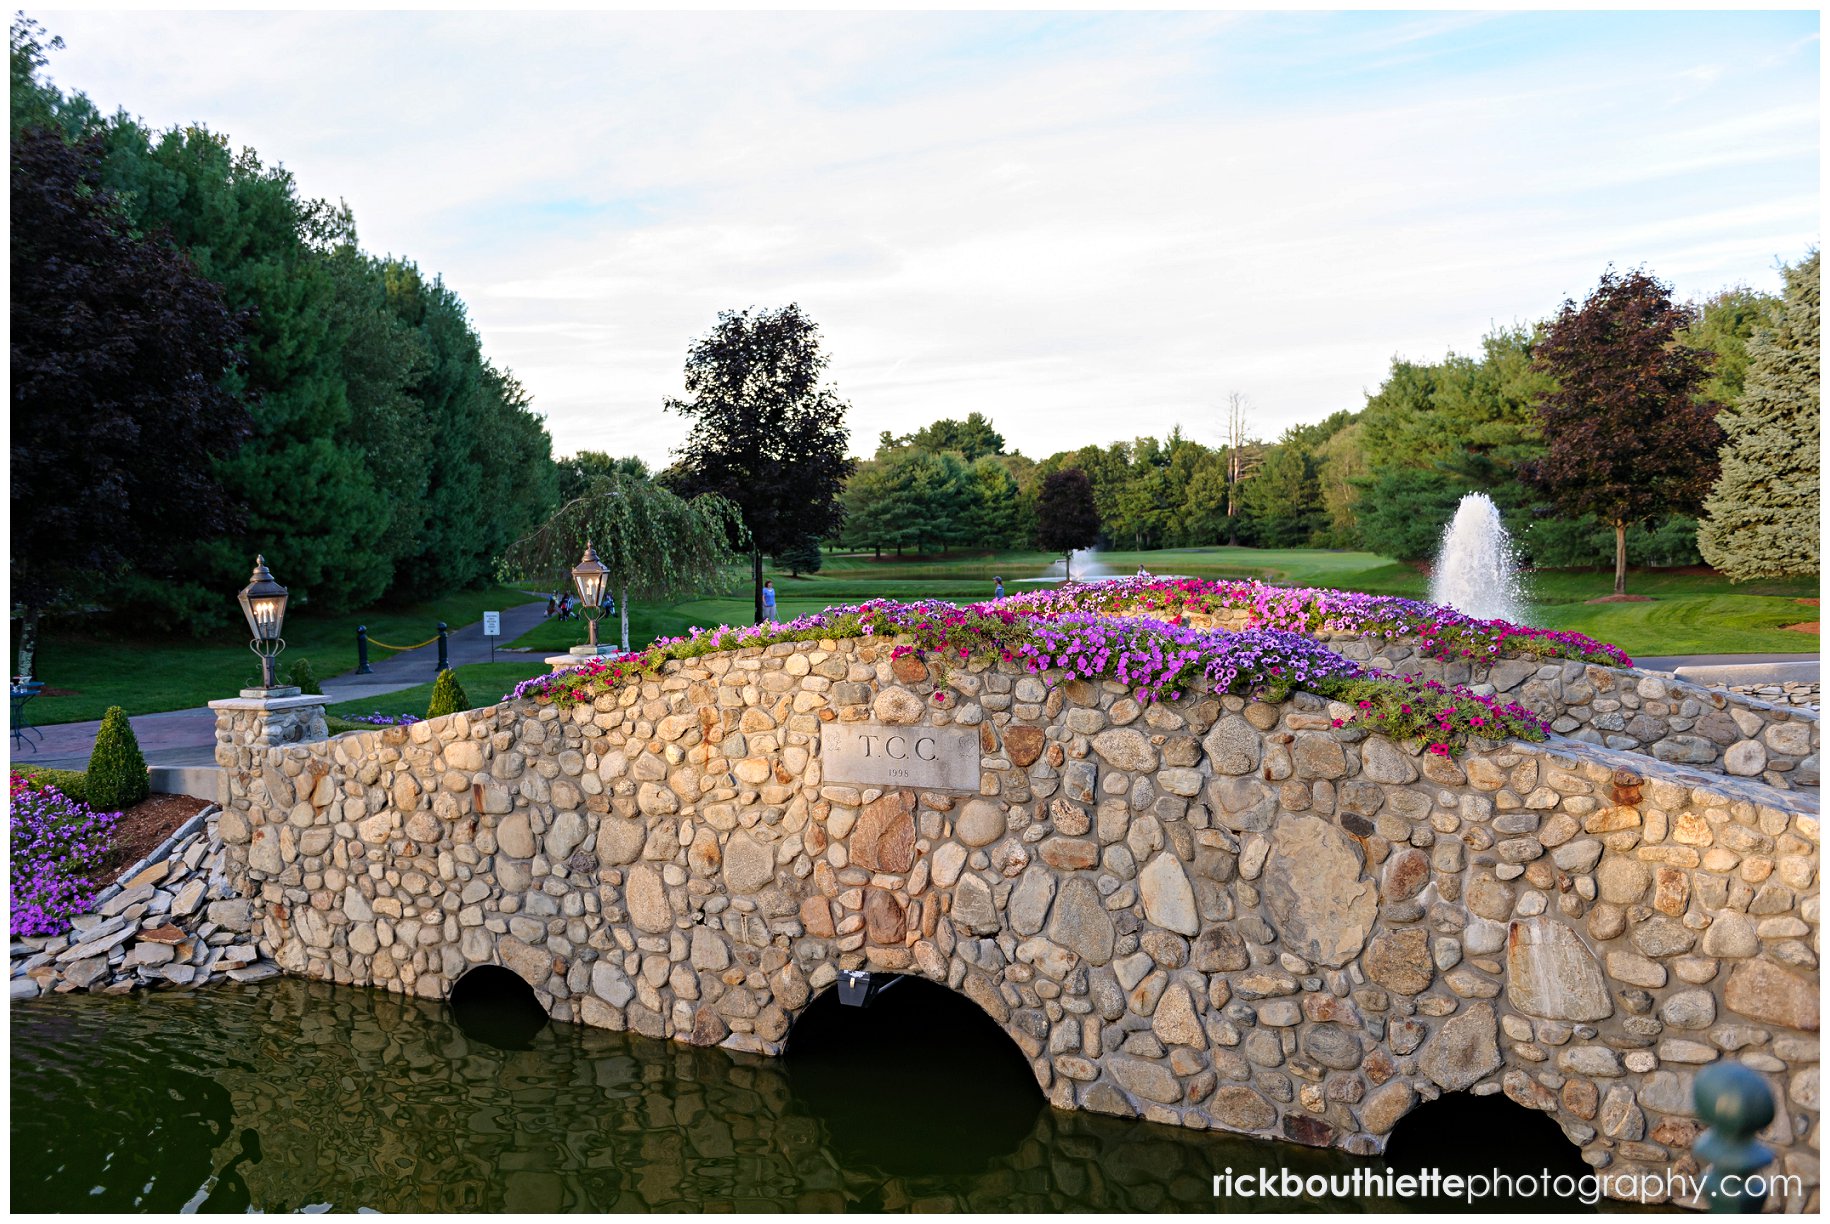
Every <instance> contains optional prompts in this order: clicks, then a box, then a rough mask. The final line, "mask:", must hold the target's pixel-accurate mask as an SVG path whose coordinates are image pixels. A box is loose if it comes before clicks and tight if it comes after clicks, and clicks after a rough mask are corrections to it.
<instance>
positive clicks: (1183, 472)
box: [836, 252, 1819, 580]
mask: <svg viewBox="0 0 1830 1224" xmlns="http://www.w3.org/2000/svg"><path fill="white" fill-rule="evenodd" d="M1784 279H1785V289H1784V292H1783V294H1782V295H1777V296H1775V295H1769V294H1762V293H1757V292H1755V291H1753V290H1750V289H1747V288H1734V289H1729V290H1725V291H1723V292H1722V293H1719V294H1717V295H1715V296H1714V297H1712V298H1710V299H1709V300H1707V301H1705V302H1702V303H1700V304H1696V305H1692V304H1685V303H1679V302H1676V301H1674V300H1673V299H1672V296H1671V290H1670V288H1669V286H1667V285H1664V284H1662V283H1661V282H1659V281H1658V280H1657V279H1656V278H1655V277H1654V276H1652V275H1651V274H1649V273H1647V272H1645V271H1643V270H1636V271H1633V272H1630V273H1620V272H1616V271H1615V270H1613V269H1611V268H1610V269H1608V270H1607V271H1606V272H1605V273H1604V274H1603V276H1602V278H1601V280H1600V283H1599V284H1598V286H1597V288H1596V289H1595V291H1594V292H1593V293H1591V294H1590V295H1589V296H1588V298H1587V299H1585V300H1584V301H1583V302H1582V303H1576V302H1574V301H1567V302H1565V303H1563V304H1562V306H1561V308H1560V309H1559V311H1558V312H1557V313H1556V314H1555V315H1554V316H1552V317H1550V318H1547V319H1545V320H1542V321H1540V322H1537V323H1534V324H1530V325H1521V326H1513V327H1502V328H1496V329H1495V330H1494V331H1492V332H1491V333H1489V334H1488V335H1487V336H1486V337H1484V338H1483V340H1482V342H1481V348H1480V351H1479V352H1478V353H1475V354H1460V353H1454V352H1451V353H1449V354H1447V355H1446V356H1445V357H1444V358H1443V359H1442V360H1441V361H1437V362H1423V361H1411V360H1406V359H1402V358H1399V359H1394V360H1393V362H1392V366H1391V369H1390V372H1389V373H1388V374H1387V376H1386V378H1385V380H1384V381H1383V383H1382V384H1381V385H1380V386H1379V387H1378V389H1377V390H1376V391H1374V392H1372V393H1370V394H1368V395H1367V397H1366V400H1365V403H1364V404H1363V405H1362V406H1361V407H1359V408H1357V409H1353V410H1349V409H1342V410H1340V411H1337V412H1335V413H1333V414H1332V415H1330V416H1328V417H1327V418H1325V419H1324V420H1322V421H1319V422H1315V423H1313V424H1304V425H1294V426H1291V427H1289V428H1288V429H1286V430H1284V432H1283V433H1282V434H1281V435H1280V436H1279V437H1278V438H1277V439H1276V440H1275V441H1273V442H1265V441H1263V440H1261V439H1257V438H1254V437H1252V436H1251V430H1250V428H1249V418H1250V411H1249V407H1248V406H1246V405H1245V404H1244V401H1243V397H1241V396H1238V395H1235V396H1233V397H1232V402H1231V404H1230V405H1229V413H1228V419H1227V421H1226V422H1225V423H1224V425H1223V440H1222V442H1221V444H1220V445H1217V446H1208V445H1205V444H1203V443H1201V442H1198V441H1195V440H1194V439H1192V438H1189V437H1187V436H1185V434H1184V433H1183V432H1182V430H1181V428H1180V427H1178V428H1177V429H1175V430H1173V431H1172V432H1171V433H1170V435H1169V436H1168V437H1167V438H1164V439H1160V440H1159V439H1157V438H1155V437H1143V438H1136V439H1133V440H1131V441H1128V442H1114V443H1111V444H1109V445H1106V446H1097V445H1090V446H1084V447H1080V448H1078V449H1076V450H1072V451H1060V452H1057V453H1055V454H1052V455H1050V456H1048V457H1047V458H1045V459H1042V460H1040V461H1035V460H1031V459H1029V458H1026V457H1025V456H1023V455H1021V454H1018V453H1013V452H1010V451H1007V450H1006V448H1005V443H1004V439H1003V437H1002V435H1000V434H999V433H998V431H997V430H996V428H995V427H994V425H993V424H992V422H990V421H989V420H987V419H986V418H984V417H983V416H982V415H980V414H978V413H973V414H971V415H970V416H968V417H967V418H966V419H965V420H963V421H960V420H950V419H947V420H941V421H937V422H935V423H934V424H932V425H929V426H927V427H926V428H924V429H921V430H917V431H915V432H913V433H910V434H906V435H902V436H892V435H890V434H888V433H885V434H884V435H882V436H881V438H880V439H879V441H878V446H877V450H876V453H875V455H874V456H873V457H872V458H870V459H868V460H866V461H864V462H863V463H861V464H859V466H858V469H857V471H856V473H855V474H854V475H853V476H852V477H851V479H850V480H849V481H848V483H847V485H846V487H845V492H844V507H845V511H846V518H845V525H844V528H843V531H842V534H841V535H840V536H839V537H838V538H837V541H836V542H841V543H843V544H844V545H846V546H848V547H851V548H868V549H874V550H876V551H878V552H880V553H881V552H882V551H883V550H886V549H889V550H894V551H895V552H898V553H901V552H905V551H912V552H916V553H923V552H934V551H945V550H947V549H949V548H953V547H973V548H1014V547H1026V546H1029V545H1031V544H1033V543H1037V542H1039V533H1038V532H1039V525H1038V522H1037V516H1036V508H1037V505H1038V504H1039V502H1038V499H1039V498H1040V496H1041V489H1042V485H1043V482H1044V481H1045V480H1046V479H1047V478H1048V477H1049V476H1050V475H1051V474H1052V473H1055V472H1059V471H1063V470H1069V469H1072V470H1078V471H1080V472H1083V473H1085V475H1086V477H1087V479H1088V481H1089V483H1090V485H1091V489H1092V497H1093V501H1094V505H1095V507H1096V509H1097V517H1098V524H1099V526H1098V540H1099V542H1100V544H1101V545H1103V546H1106V547H1112V548H1123V549H1139V550H1141V549H1152V548H1173V547H1190V546H1203V545H1213V544H1221V543H1237V544H1247V545H1256V546H1259V547H1267V548H1287V547H1319V548H1364V549H1368V550H1370V551H1372V552H1376V553H1379V554H1381V555H1384V556H1389V557H1394V558H1398V559H1402V560H1418V559H1422V558H1426V557H1429V556H1432V555H1433V554H1434V553H1435V551H1436V547H1437V545H1438V542H1439V539H1440V536H1441V532H1442V529H1443V526H1444V524H1446V523H1447V522H1448V521H1449V519H1450V518H1452V517H1453V515H1454V512H1455V507H1456V504H1457V503H1458V502H1459V500H1460V498H1461V497H1462V496H1463V495H1464V494H1466V493H1468V492H1471V491H1477V490H1478V491H1483V492H1486V493H1488V494H1489V495H1490V496H1491V497H1492V498H1493V500H1494V501H1495V503H1497V504H1498V505H1499V506H1500V508H1501V512H1502V514H1503V515H1504V517H1505V519H1506V521H1507V526H1508V528H1509V530H1510V531H1511V532H1512V534H1513V536H1514V538H1515V540H1517V541H1518V542H1519V543H1520V545H1521V547H1522V549H1523V551H1524V553H1525V559H1526V560H1527V561H1528V562H1530V563H1532V564H1536V565H1540V566H1550V567H1559V566H1590V565H1597V564H1602V563H1604V562H1606V561H1608V560H1610V559H1612V560H1614V562H1615V564H1616V568H1617V570H1618V571H1620V572H1621V573H1623V574H1624V568H1625V566H1626V564H1627V563H1628V562H1631V563H1633V564H1637V565H1681V564H1690V563H1695V562H1697V561H1699V560H1707V561H1708V562H1709V564H1711V565H1714V566H1716V567H1717V568H1718V569H1720V570H1722V571H1723V572H1724V573H1726V574H1728V575H1729V576H1730V577H1732V578H1735V579H1737V580H1739V579H1746V578H1753V577H1772V576H1781V575H1786V574H1798V573H1814V572H1816V570H1817V505H1818V493H1817V482H1818V471H1819V456H1818V443H1817V437H1818V431H1817V422H1818V402H1817V371H1818V347H1817V346H1818V284H1819V272H1818V255H1817V253H1816V252H1812V253H1811V254H1810V255H1809V256H1808V257H1807V258H1805V259H1804V260H1801V261H1800V262H1799V263H1798V264H1796V265H1795V266H1792V267H1788V268H1786V269H1785V270H1784ZM1699 518H1700V519H1701V524H1700V527H1699Z"/></svg>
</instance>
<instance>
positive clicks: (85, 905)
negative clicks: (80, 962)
mask: <svg viewBox="0 0 1830 1224" xmlns="http://www.w3.org/2000/svg"><path fill="white" fill-rule="evenodd" d="M11 817H12V834H11V849H12V876H11V887H12V891H11V896H12V910H13V919H12V933H13V934H14V935H60V934H62V933H63V932H64V931H66V930H68V929H69V927H70V919H72V918H74V917H76V916H77V915H78V914H86V913H88V912H89V909H90V907H91V906H92V905H93V904H94V903H95V894H96V892H97V891H98V890H97V888H96V886H95V885H94V883H92V882H91V880H90V879H89V877H90V876H91V875H93V874H94V873H95V872H96V871H97V870H98V869H99V868H100V867H101V865H102V862H103V860H104V859H105V858H107V856H108V852H109V851H110V850H111V849H112V848H113V846H112V839H113V834H114V826H115V823H116V822H117V821H119V820H120V818H121V814H120V813H119V812H97V811H95V810H94V809H93V808H91V807H89V806H88V805H87V804H82V803H78V802H76V801H75V800H74V799H71V798H69V797H67V796H66V795H65V794H64V793H63V792H62V791H60V790H58V789H57V788H56V787H53V786H35V785H33V784H32V783H31V782H29V781H27V780H25V779H23V778H19V777H15V778H14V779H13V783H12V812H11Z"/></svg>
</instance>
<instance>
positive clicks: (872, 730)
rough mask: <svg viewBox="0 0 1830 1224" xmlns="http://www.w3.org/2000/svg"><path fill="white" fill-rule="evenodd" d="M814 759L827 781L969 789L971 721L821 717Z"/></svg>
mask: <svg viewBox="0 0 1830 1224" xmlns="http://www.w3.org/2000/svg"><path fill="white" fill-rule="evenodd" d="M820 760H821V762H822V765H823V767H824V768H823V776H824V777H825V780H826V781H828V782H854V783H866V784H869V785H872V786H913V787H918V788H923V789H926V790H950V791H971V792H973V793H975V794H976V793H977V791H978V789H979V732H978V728H977V727H922V726H914V727H894V726H886V725H884V724H881V723H826V724H824V725H823V726H821V728H820Z"/></svg>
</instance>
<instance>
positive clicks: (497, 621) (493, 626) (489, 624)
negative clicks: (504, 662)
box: [483, 612, 502, 663]
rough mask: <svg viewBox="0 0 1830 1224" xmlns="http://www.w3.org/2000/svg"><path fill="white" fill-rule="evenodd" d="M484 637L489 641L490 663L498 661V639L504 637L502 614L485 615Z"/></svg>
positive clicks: (491, 613) (489, 613)
mask: <svg viewBox="0 0 1830 1224" xmlns="http://www.w3.org/2000/svg"><path fill="white" fill-rule="evenodd" d="M483 636H484V637H486V638H488V639H489V661H490V662H491V663H494V662H495V661H496V639H497V638H499V637H501V636H502V614H501V613H500V612H485V613H483Z"/></svg>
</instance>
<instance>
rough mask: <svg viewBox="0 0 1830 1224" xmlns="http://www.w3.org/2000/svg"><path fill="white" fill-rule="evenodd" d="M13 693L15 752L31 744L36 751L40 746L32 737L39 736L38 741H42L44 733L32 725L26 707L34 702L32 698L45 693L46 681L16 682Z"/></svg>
mask: <svg viewBox="0 0 1830 1224" xmlns="http://www.w3.org/2000/svg"><path fill="white" fill-rule="evenodd" d="M12 691H13V750H14V751H15V752H16V751H18V750H19V748H20V746H21V745H22V744H29V745H31V747H32V748H33V749H36V748H37V746H38V745H37V743H35V742H33V741H32V739H31V738H30V737H31V736H37V737H38V740H40V741H42V740H43V739H44V732H42V731H40V730H39V729H38V728H37V727H34V726H33V725H32V722H31V718H30V716H29V715H28V714H27V713H26V708H25V707H26V705H27V704H28V703H29V702H30V701H31V700H32V698H34V697H36V696H38V694H39V693H40V692H42V691H44V681H42V680H24V681H17V680H16V681H14V682H13V686H12Z"/></svg>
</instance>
